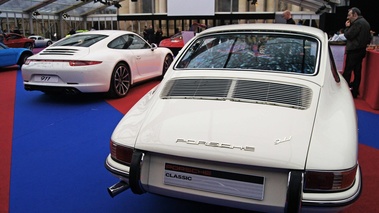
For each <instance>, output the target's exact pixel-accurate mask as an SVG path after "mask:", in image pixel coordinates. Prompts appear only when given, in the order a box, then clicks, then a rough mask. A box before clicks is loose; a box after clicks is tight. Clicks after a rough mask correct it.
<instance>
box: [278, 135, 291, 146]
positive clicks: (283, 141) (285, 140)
mask: <svg viewBox="0 0 379 213" xmlns="http://www.w3.org/2000/svg"><path fill="white" fill-rule="evenodd" d="M291 139H292V136H289V137H288V138H287V137H285V138H283V139H276V140H275V145H278V144H281V143H285V142H289V141H291Z"/></svg>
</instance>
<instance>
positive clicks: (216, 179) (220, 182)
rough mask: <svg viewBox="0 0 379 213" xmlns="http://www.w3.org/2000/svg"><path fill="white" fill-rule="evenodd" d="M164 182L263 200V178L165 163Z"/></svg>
mask: <svg viewBox="0 0 379 213" xmlns="http://www.w3.org/2000/svg"><path fill="white" fill-rule="evenodd" d="M164 184H166V185H173V186H178V187H184V188H190V189H195V190H202V191H208V192H213V193H218V194H225V195H231V196H237V197H243V198H249V199H255V200H263V196H264V185H265V178H264V177H261V176H254V175H245V174H237V173H231V172H223V171H216V170H211V169H203V168H195V167H189V166H182V165H177V164H171V163H166V164H165V176H164Z"/></svg>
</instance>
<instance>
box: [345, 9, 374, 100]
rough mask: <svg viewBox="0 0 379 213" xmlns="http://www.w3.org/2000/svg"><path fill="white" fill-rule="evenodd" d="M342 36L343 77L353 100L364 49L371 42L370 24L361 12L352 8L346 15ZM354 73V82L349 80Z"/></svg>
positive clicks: (355, 94) (358, 81)
mask: <svg viewBox="0 0 379 213" xmlns="http://www.w3.org/2000/svg"><path fill="white" fill-rule="evenodd" d="M345 25H346V29H345V32H344V35H345V37H346V39H347V43H346V49H345V54H346V59H345V69H344V72H343V77H344V78H345V80H346V81H347V83H348V84H349V86H350V88H351V94H352V95H353V97H354V98H356V97H357V96H358V93H359V92H358V91H359V85H360V82H361V71H362V60H363V58H364V57H365V56H366V47H367V45H368V44H369V43H370V41H371V34H370V28H371V27H370V24H369V23H368V22H367V21H366V19H364V18H363V17H362V15H361V11H360V10H359V9H358V8H356V7H353V8H351V9H350V10H349V12H348V14H347V21H346V23H345ZM353 71H354V80H353V82H350V80H351V73H352V72H353Z"/></svg>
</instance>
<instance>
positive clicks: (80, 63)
mask: <svg viewBox="0 0 379 213" xmlns="http://www.w3.org/2000/svg"><path fill="white" fill-rule="evenodd" d="M69 64H70V66H72V67H77V66H89V65H96V64H101V61H69Z"/></svg>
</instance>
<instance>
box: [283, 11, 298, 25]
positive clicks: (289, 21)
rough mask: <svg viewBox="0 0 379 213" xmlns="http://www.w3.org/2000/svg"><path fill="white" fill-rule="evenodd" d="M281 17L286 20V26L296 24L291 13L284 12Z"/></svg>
mask: <svg viewBox="0 0 379 213" xmlns="http://www.w3.org/2000/svg"><path fill="white" fill-rule="evenodd" d="M282 17H283V18H284V19H285V20H286V24H296V22H295V21H294V20H293V19H292V14H291V11H289V10H285V11H284V12H283V14H282Z"/></svg>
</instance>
